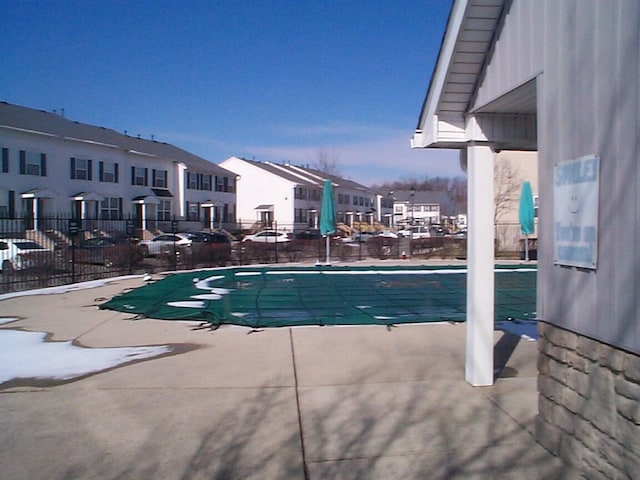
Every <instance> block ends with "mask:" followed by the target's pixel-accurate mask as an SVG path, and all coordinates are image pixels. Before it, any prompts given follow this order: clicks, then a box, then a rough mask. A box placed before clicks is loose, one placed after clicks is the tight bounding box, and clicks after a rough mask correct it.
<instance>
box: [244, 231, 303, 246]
mask: <svg viewBox="0 0 640 480" xmlns="http://www.w3.org/2000/svg"><path fill="white" fill-rule="evenodd" d="M242 241H243V242H260V243H282V242H290V241H291V234H290V233H289V232H280V231H277V230H263V231H261V232H258V233H255V234H253V235H247V236H246V237H244V238H243V239H242Z"/></svg>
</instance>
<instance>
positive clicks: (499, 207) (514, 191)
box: [493, 157, 520, 224]
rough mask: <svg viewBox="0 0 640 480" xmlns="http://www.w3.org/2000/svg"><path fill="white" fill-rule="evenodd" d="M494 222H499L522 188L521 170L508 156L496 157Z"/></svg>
mask: <svg viewBox="0 0 640 480" xmlns="http://www.w3.org/2000/svg"><path fill="white" fill-rule="evenodd" d="M493 188H494V195H493V197H494V208H495V211H494V214H495V217H494V222H495V223H496V224H497V223H498V222H499V220H500V219H501V217H502V216H503V215H504V214H505V213H506V212H507V211H508V210H509V208H510V204H511V202H513V201H514V199H517V197H518V191H519V189H520V171H519V169H518V167H517V166H516V165H515V163H513V162H511V161H509V159H507V158H500V157H498V158H496V163H495V168H494V171H493Z"/></svg>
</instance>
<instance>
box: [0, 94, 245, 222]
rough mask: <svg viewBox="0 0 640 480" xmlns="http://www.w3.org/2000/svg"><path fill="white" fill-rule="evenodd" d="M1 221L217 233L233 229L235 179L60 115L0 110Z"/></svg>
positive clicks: (169, 148) (161, 147) (166, 149)
mask: <svg viewBox="0 0 640 480" xmlns="http://www.w3.org/2000/svg"><path fill="white" fill-rule="evenodd" d="M0 148H1V151H2V163H1V165H0V218H9V219H13V218H24V219H26V220H27V223H29V224H30V225H28V227H29V228H31V229H34V230H37V229H39V227H40V225H39V223H41V222H42V221H43V219H45V218H47V217H51V216H68V217H73V218H75V219H78V220H81V221H83V222H90V221H91V220H93V219H100V220H109V219H122V218H131V219H133V221H134V223H135V226H136V227H137V228H139V229H142V230H143V231H144V230H154V229H168V228H170V226H169V225H168V224H170V221H171V220H182V221H188V222H193V223H191V224H190V226H191V227H192V228H213V227H219V226H221V225H223V226H224V225H228V224H232V223H233V222H234V221H235V204H236V200H235V198H236V196H235V175H234V174H233V173H231V172H229V171H227V170H225V169H223V168H221V167H219V166H218V165H215V164H213V163H211V162H209V161H207V160H205V159H203V158H200V157H198V156H196V155H193V154H191V153H188V152H186V151H184V150H181V149H180V148H177V147H175V146H173V145H169V144H167V143H163V142H158V141H155V140H147V139H142V138H138V137H131V136H128V135H124V134H121V133H118V132H116V131H114V130H111V129H107V128H104V127H97V126H93V125H87V124H83V123H79V122H75V121H72V120H69V119H67V118H64V117H62V116H61V115H58V114H56V113H52V112H46V111H42V110H35V109H31V108H26V107H21V106H16V105H11V104H8V103H5V102H0Z"/></svg>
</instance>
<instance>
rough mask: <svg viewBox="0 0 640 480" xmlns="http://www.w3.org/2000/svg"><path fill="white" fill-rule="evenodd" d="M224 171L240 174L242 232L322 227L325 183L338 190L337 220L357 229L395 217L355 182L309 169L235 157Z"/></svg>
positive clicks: (383, 202) (380, 200)
mask: <svg viewBox="0 0 640 480" xmlns="http://www.w3.org/2000/svg"><path fill="white" fill-rule="evenodd" d="M220 166H221V167H223V168H225V169H227V170H230V171H232V172H234V173H235V174H237V175H238V184H237V194H238V196H237V198H238V206H237V218H238V223H239V224H240V226H241V228H242V229H245V230H249V229H258V228H264V227H271V228H278V229H282V230H288V231H296V232H297V231H300V230H305V229H309V228H318V225H319V222H320V207H321V204H322V187H323V182H324V180H325V179H329V180H331V181H332V183H333V186H334V195H335V199H334V200H335V205H336V216H337V218H336V220H337V221H338V222H342V223H344V224H345V225H347V226H349V227H351V228H357V227H358V226H359V225H360V224H363V223H364V224H369V225H371V224H373V223H374V222H379V221H380V219H381V218H383V219H384V218H387V219H389V218H390V213H391V208H390V207H389V205H390V204H389V202H388V201H387V199H386V198H385V197H384V196H382V195H377V194H376V193H375V192H373V191H371V190H370V189H368V188H367V187H365V186H363V185H360V184H358V183H356V182H353V181H351V180H346V179H344V178H341V177H338V176H336V175H330V174H327V173H324V172H321V171H319V170H315V169H313V168H309V167H303V166H298V165H292V164H290V163H285V164H278V163H273V162H259V161H255V160H247V159H244V158H239V157H230V158H228V159H226V160H224V161H223V162H221V163H220Z"/></svg>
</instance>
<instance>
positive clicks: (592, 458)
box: [536, 322, 640, 479]
mask: <svg viewBox="0 0 640 480" xmlns="http://www.w3.org/2000/svg"><path fill="white" fill-rule="evenodd" d="M538 330H539V334H540V337H539V340H538V349H539V355H538V371H539V376H538V392H539V396H538V416H537V417H536V437H537V440H538V442H539V443H540V444H542V445H543V446H544V447H545V448H546V449H547V450H549V451H550V452H552V453H554V454H555V455H558V456H559V457H561V458H562V459H563V460H564V461H565V462H567V463H569V464H570V465H572V466H574V467H576V468H577V469H579V470H580V471H582V472H584V475H585V476H586V477H587V478H589V479H601V478H602V479H626V478H629V479H638V478H640V356H638V355H636V354H632V353H628V352H625V351H623V350H620V349H618V348H615V347H611V346H609V345H606V344H603V343H600V342H598V341H595V340H592V339H590V338H587V337H583V336H581V335H578V334H576V333H573V332H570V331H568V330H564V329H562V328H559V327H557V326H555V325H552V324H549V323H545V322H539V327H538Z"/></svg>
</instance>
